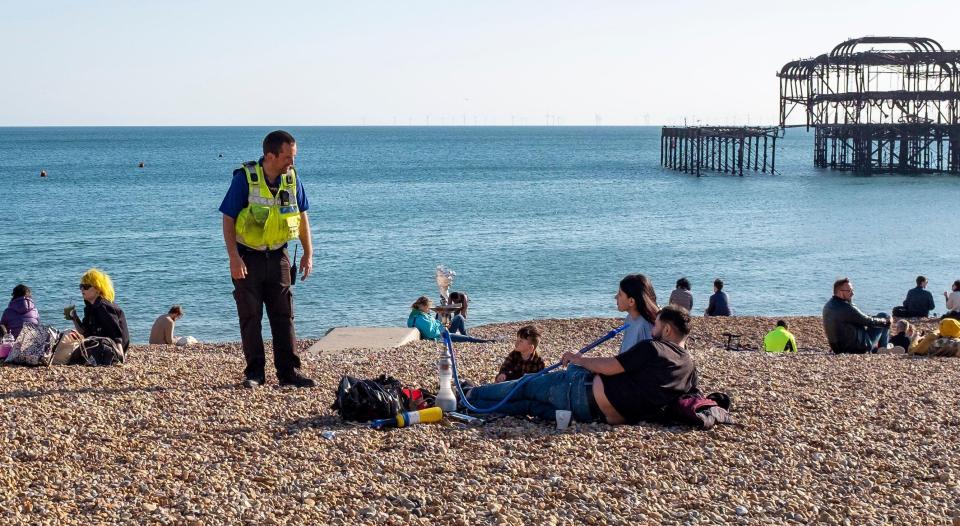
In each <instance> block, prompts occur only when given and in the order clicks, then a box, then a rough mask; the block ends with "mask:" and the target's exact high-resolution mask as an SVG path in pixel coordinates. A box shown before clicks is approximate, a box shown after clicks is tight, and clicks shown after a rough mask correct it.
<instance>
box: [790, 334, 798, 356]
mask: <svg viewBox="0 0 960 526" xmlns="http://www.w3.org/2000/svg"><path fill="white" fill-rule="evenodd" d="M788 343H789V345H790V351H789V352H797V339H796V338H795V337H794V336H793V334H791V335H790V339H789V340H788Z"/></svg>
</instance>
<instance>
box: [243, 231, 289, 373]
mask: <svg viewBox="0 0 960 526" xmlns="http://www.w3.org/2000/svg"><path fill="white" fill-rule="evenodd" d="M239 251H240V257H241V258H242V259H243V263H244V264H245V265H246V266H247V277H246V278H244V279H239V280H238V279H235V280H233V298H234V299H235V300H236V301H237V315H238V316H239V317H240V339H241V341H242V342H243V355H244V357H245V358H246V360H247V367H246V369H244V371H243V373H244V375H245V376H246V377H247V378H260V379H262V378H264V367H265V365H266V357H265V355H264V350H263V336H262V331H263V326H262V324H261V321H262V320H263V307H264V306H266V307H267V319H269V320H270V332H271V333H272V334H273V364H274V366H276V368H277V377H279V378H283V377H285V376H288V375H290V374H291V373H293V371H294V370H295V369H299V368H300V358H299V357H298V356H297V355H296V353H295V352H294V346H295V345H296V340H297V336H296V333H295V332H294V329H293V291H292V290H291V289H290V255H289V254H287V250H286V249H280V250H274V251H267V252H261V251H257V250H252V249H248V248H246V247H242V246H241V247H240V248H239Z"/></svg>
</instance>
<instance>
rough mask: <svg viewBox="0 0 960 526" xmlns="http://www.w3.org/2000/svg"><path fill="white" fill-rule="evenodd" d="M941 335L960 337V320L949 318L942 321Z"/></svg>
mask: <svg viewBox="0 0 960 526" xmlns="http://www.w3.org/2000/svg"><path fill="white" fill-rule="evenodd" d="M940 336H944V337H946V338H960V321H957V320H955V319H953V318H947V319H945V320H941V321H940Z"/></svg>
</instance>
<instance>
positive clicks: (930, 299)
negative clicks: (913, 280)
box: [924, 290, 937, 311]
mask: <svg viewBox="0 0 960 526" xmlns="http://www.w3.org/2000/svg"><path fill="white" fill-rule="evenodd" d="M924 292H926V294H925V295H926V297H927V309H926V310H927V311H932V310H933V309H935V308H937V306H936V305H934V303H933V294H932V293H931V292H930V291H929V290H927V291H924Z"/></svg>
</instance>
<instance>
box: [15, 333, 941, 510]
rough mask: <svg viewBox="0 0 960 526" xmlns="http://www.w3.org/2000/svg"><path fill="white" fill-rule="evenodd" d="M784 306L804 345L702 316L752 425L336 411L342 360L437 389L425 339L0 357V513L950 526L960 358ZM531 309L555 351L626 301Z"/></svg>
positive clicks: (491, 370)
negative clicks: (8, 362) (919, 353)
mask: <svg viewBox="0 0 960 526" xmlns="http://www.w3.org/2000/svg"><path fill="white" fill-rule="evenodd" d="M786 320H787V322H788V324H789V325H790V330H791V331H792V332H793V333H794V334H795V335H796V336H797V340H798V343H799V346H800V349H801V352H800V353H797V354H795V355H782V356H767V355H765V354H763V353H760V352H756V351H753V352H751V351H746V352H731V351H726V350H724V349H723V345H724V343H725V340H726V338H725V337H724V336H723V333H724V332H734V333H737V334H742V337H741V344H742V345H744V346H746V347H751V346H752V347H753V348H756V347H757V346H759V344H760V343H761V342H762V339H763V335H764V334H765V333H766V332H767V331H768V330H770V329H771V328H772V327H773V325H774V324H775V323H776V318H762V317H732V318H723V319H720V318H715V319H714V318H711V319H705V318H699V317H695V318H694V319H693V322H692V327H693V332H692V334H691V336H692V338H691V339H690V344H689V346H688V349H689V351H690V353H691V355H692V356H693V357H694V358H695V359H696V360H697V363H698V365H699V373H700V374H699V379H700V385H701V388H702V389H703V390H705V391H706V392H710V391H722V392H726V393H729V394H730V395H731V397H732V401H733V407H732V413H733V415H734V417H735V418H736V419H737V421H738V422H739V423H740V424H741V425H742V427H740V426H737V427H734V426H720V427H718V428H715V429H713V430H711V431H709V432H702V431H695V430H689V429H687V428H684V427H682V426H672V427H664V426H661V425H656V424H641V425H637V426H620V427H614V426H608V425H605V424H597V425H582V424H578V425H576V426H573V425H572V426H571V428H575V429H577V430H578V431H577V432H575V433H573V432H571V433H556V432H555V431H554V428H555V426H554V425H552V423H538V422H535V421H528V420H525V419H518V418H503V419H500V420H496V421H493V422H490V423H488V424H487V425H484V426H482V427H462V428H458V427H455V426H452V425H447V424H439V425H427V424H424V425H418V426H412V427H410V428H407V429H396V430H391V431H386V432H375V431H372V430H368V429H366V428H365V427H363V426H355V425H351V424H345V423H343V422H341V421H340V419H339V418H338V417H337V415H336V414H335V413H333V412H332V411H331V409H330V408H329V406H330V404H331V402H332V401H333V393H334V390H335V388H336V386H337V383H338V382H339V379H340V377H341V375H345V374H349V375H352V376H356V377H361V378H369V377H374V376H377V375H379V374H381V373H388V374H391V375H393V376H394V377H396V378H399V379H401V380H402V381H403V382H404V383H406V384H408V385H412V386H414V387H424V388H426V389H428V390H435V389H436V356H437V352H438V349H437V347H436V345H435V344H434V343H433V342H426V341H422V342H414V343H412V344H409V345H407V346H405V347H404V348H403V349H400V350H397V349H393V350H386V351H370V350H363V349H359V350H347V351H342V352H340V353H338V354H337V355H336V356H324V357H310V356H306V355H304V356H303V361H304V372H305V373H306V374H307V375H309V376H311V377H313V378H314V379H315V380H316V381H317V382H318V384H319V386H318V387H317V388H314V389H278V388H276V384H275V380H272V381H271V383H268V385H266V386H264V387H263V388H261V389H258V390H256V391H252V392H251V391H249V390H244V389H239V388H237V385H238V383H239V380H240V379H241V376H242V370H243V354H242V350H241V348H240V345H239V343H236V342H233V343H223V344H201V345H197V346H195V347H190V348H186V349H177V348H174V347H172V346H134V349H133V351H132V353H131V359H130V361H129V363H127V364H125V365H123V366H122V367H110V368H96V369H94V368H86V367H65V366H64V367H52V368H26V367H5V366H0V466H2V469H0V488H4V491H0V524H4V525H7V524H10V525H21V524H23V525H26V524H47V523H49V524H53V523H57V524H66V525H78V524H101V523H102V524H114V523H123V524H132V523H135V522H138V521H139V522H143V520H145V519H143V517H148V518H149V520H147V522H157V523H166V524H242V523H260V524H326V523H329V524H358V523H383V524H408V523H411V524H415V523H422V524H441V523H442V524H457V523H460V524H479V523H496V524H527V523H544V522H546V523H551V524H553V523H556V524H568V523H573V522H577V521H578V519H579V518H581V517H592V519H591V520H592V521H593V522H594V523H596V524H604V523H617V522H621V523H626V522H631V523H637V524H644V523H684V522H689V523H691V524H719V523H724V522H732V520H731V515H730V513H731V511H730V508H729V506H730V505H731V502H735V503H736V506H735V509H734V514H735V515H734V519H733V520H735V521H741V522H745V521H751V522H756V523H758V524H777V523H783V522H785V521H791V522H793V523H829V524H840V523H843V522H844V520H847V521H849V522H850V523H852V524H876V523H893V524H920V523H934V524H954V525H955V526H960V512H958V510H957V509H956V507H955V506H954V507H952V509H949V507H947V506H937V505H936V504H935V503H945V502H946V503H952V502H956V501H957V498H958V497H960V482H958V481H960V468H958V466H960V449H958V448H956V447H955V445H954V443H955V438H956V436H955V435H956V433H955V431H956V429H957V428H958V426H960V411H958V410H957V409H956V406H955V405H954V403H953V399H954V398H955V397H956V387H955V386H956V385H957V384H958V383H960V361H956V360H953V359H948V358H935V359H928V358H911V357H904V356H894V355H877V356H836V355H833V354H832V353H830V352H828V351H827V349H826V341H825V340H824V337H823V329H822V325H821V322H820V319H819V318H816V317H788V318H786ZM535 323H536V324H538V325H540V326H541V328H542V329H543V332H544V338H543V342H542V344H541V347H540V354H541V355H542V356H543V358H544V360H545V361H546V362H547V363H548V364H550V363H553V362H554V361H556V360H557V359H558V358H559V357H560V355H561V354H562V353H563V352H564V351H568V350H576V349H578V348H580V347H582V346H583V345H586V344H587V343H589V342H591V341H592V340H593V339H594V338H596V337H597V336H598V335H601V334H605V333H606V332H607V331H609V330H610V329H611V328H613V327H616V326H617V325H618V324H619V323H620V320H618V319H576V320H538V321H536V322H535ZM521 325H523V323H506V324H499V325H490V326H483V327H471V331H472V332H474V333H476V334H477V335H479V336H481V337H491V336H501V335H512V334H515V332H516V330H517V329H518V328H519V327H520V326H521ZM920 325H921V327H922V328H924V329H927V330H929V328H931V327H933V325H934V322H921V323H920ZM301 329H302V328H301ZM312 343H313V341H311V340H309V339H305V340H301V341H298V346H299V349H300V350H301V351H302V350H304V349H306V348H307V347H309V345H311V344H312ZM618 344H619V343H618V342H617V341H612V342H607V343H605V344H603V345H601V346H600V347H599V348H598V349H596V350H594V351H592V354H594V355H596V356H613V355H615V354H616V352H617V351H618ZM511 349H512V344H511V343H510V342H502V343H491V344H460V345H458V346H457V351H458V358H459V363H458V366H459V369H460V373H461V377H463V378H469V379H471V380H473V381H475V382H488V381H490V380H492V376H493V375H494V374H495V373H496V370H497V368H498V366H499V365H500V362H501V361H502V360H503V357H504V356H506V354H507V353H508V352H509V351H510V350H511ZM267 350H268V352H271V349H270V348H269V342H268V349H267ZM863 385H868V386H874V388H870V389H863V388H862V386H863ZM904 415H909V418H906V417H905V416H904ZM333 438H335V440H332V439H333ZM811 466H813V467H811ZM678 495H689V496H690V500H689V502H695V503H696V506H695V507H696V509H695V510H693V509H686V510H678V508H677V504H676V503H677V496H678ZM488 498H489V500H487V499H488ZM691 507H692V506H691ZM741 511H742V514H741ZM740 517H743V518H742V519H741V518H740ZM584 520H587V519H584Z"/></svg>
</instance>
